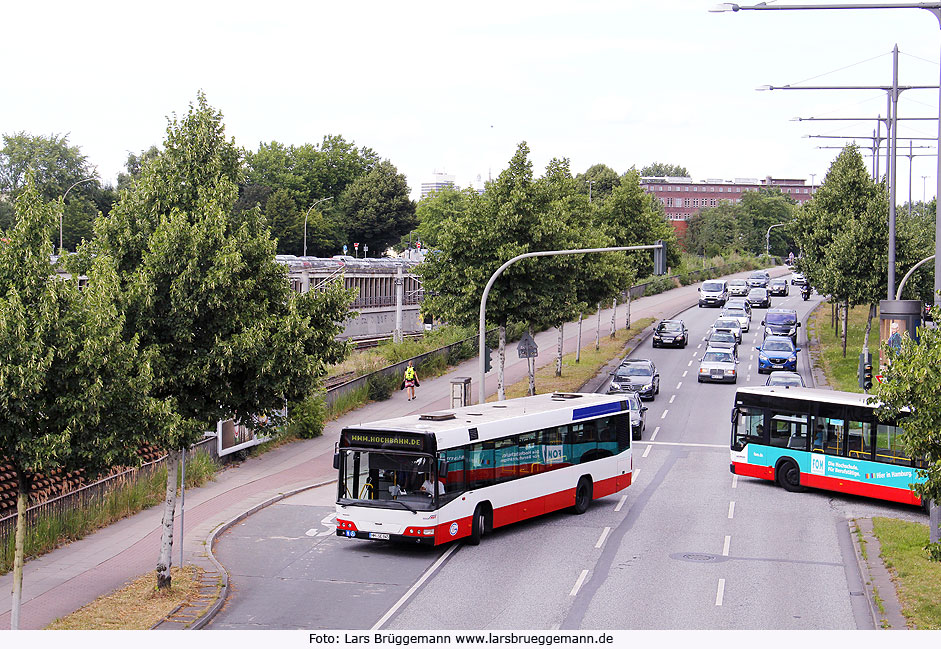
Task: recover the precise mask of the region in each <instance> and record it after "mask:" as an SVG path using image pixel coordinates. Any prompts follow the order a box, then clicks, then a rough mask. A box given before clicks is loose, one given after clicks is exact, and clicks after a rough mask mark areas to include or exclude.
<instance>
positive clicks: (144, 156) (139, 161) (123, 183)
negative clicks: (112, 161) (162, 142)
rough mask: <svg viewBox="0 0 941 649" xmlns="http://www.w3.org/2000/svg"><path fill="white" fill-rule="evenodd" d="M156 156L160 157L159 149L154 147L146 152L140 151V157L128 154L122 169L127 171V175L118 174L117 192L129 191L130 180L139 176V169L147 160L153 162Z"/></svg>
mask: <svg viewBox="0 0 941 649" xmlns="http://www.w3.org/2000/svg"><path fill="white" fill-rule="evenodd" d="M158 155H160V149H158V148H157V147H156V146H151V147H150V148H149V149H147V150H146V151H141V154H140V155H135V154H133V153H130V152H128V154H127V162H125V163H124V168H125V169H127V173H126V174H125V173H119V174H118V186H117V190H118V191H119V192H120V191H121V190H122V189H130V188H131V180H132V179H133V178H136V177H138V176H140V172H141V168H142V167H143V165H144V163H146V162H147V161H148V160H153V159H154V158H156V157H157V156H158Z"/></svg>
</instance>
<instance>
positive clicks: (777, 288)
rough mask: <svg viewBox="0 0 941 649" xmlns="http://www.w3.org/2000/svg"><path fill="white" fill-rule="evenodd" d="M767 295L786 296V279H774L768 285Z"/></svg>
mask: <svg viewBox="0 0 941 649" xmlns="http://www.w3.org/2000/svg"><path fill="white" fill-rule="evenodd" d="M768 295H785V296H786V295H787V279H786V278H784V277H775V278H774V279H773V280H771V282H770V283H769V284H768Z"/></svg>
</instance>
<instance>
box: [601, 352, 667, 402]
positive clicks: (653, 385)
mask: <svg viewBox="0 0 941 649" xmlns="http://www.w3.org/2000/svg"><path fill="white" fill-rule="evenodd" d="M617 392H636V393H637V396H639V397H640V398H641V399H645V398H646V399H651V400H653V399H654V398H655V397H656V396H657V394H658V393H659V392H660V374H659V373H658V372H657V366H656V365H655V364H654V362H653V361H651V360H647V359H642V358H629V359H627V360H624V361H621V365H620V366H619V367H618V368H617V369H616V370H614V372H612V373H611V385H610V386H609V387H608V394H614V393H617Z"/></svg>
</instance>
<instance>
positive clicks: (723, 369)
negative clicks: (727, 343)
mask: <svg viewBox="0 0 941 649" xmlns="http://www.w3.org/2000/svg"><path fill="white" fill-rule="evenodd" d="M737 364H738V361H737V360H735V356H734V355H733V354H732V352H731V350H728V349H716V348H714V347H707V348H706V352H705V353H704V354H703V355H702V358H701V359H700V362H699V376H697V377H696V379H697V381H699V382H700V383H704V382H706V381H710V382H713V383H737V382H738V370H737V369H736V367H735V366H736V365H737Z"/></svg>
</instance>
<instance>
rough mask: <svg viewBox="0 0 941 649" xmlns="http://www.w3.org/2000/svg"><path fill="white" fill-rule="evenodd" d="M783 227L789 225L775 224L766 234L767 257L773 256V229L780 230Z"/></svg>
mask: <svg viewBox="0 0 941 649" xmlns="http://www.w3.org/2000/svg"><path fill="white" fill-rule="evenodd" d="M782 225H787V223H775V224H774V225H772V226H771V227H770V228H768V231H767V232H765V255H767V256H768V257H770V256H771V228H780V227H781V226H782Z"/></svg>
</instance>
